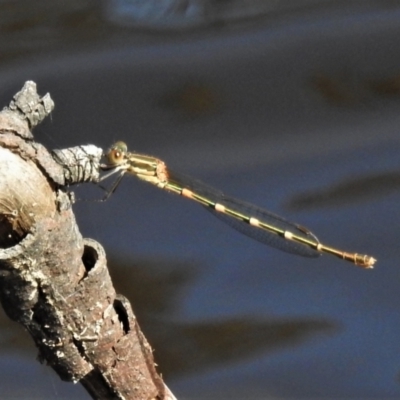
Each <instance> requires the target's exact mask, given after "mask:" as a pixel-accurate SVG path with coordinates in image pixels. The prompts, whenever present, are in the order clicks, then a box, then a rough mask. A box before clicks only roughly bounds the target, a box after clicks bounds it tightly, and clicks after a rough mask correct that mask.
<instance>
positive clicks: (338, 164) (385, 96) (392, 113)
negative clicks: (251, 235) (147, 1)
mask: <svg viewBox="0 0 400 400" xmlns="http://www.w3.org/2000/svg"><path fill="white" fill-rule="evenodd" d="M315 3H317V2H315ZM320 3H324V2H320ZM325 3H329V2H325ZM334 3H337V4H336V6H334ZM340 3H341V2H330V4H327V5H326V6H325V7H322V6H321V7H317V6H316V7H315V8H313V7H308V8H304V10H303V12H302V13H301V12H299V10H296V13H290V12H289V11H288V10H286V11H285V12H281V13H277V14H276V15H275V14H274V13H272V14H271V15H269V17H268V18H265V19H257V21H256V22H254V24H252V23H250V22H251V21H250V22H249V21H247V20H246V23H243V24H239V25H235V24H233V25H232V26H230V25H229V24H227V25H226V26H214V25H213V26H211V27H209V26H206V25H207V24H206V25H205V26H200V28H199V29H197V28H198V27H197V28H196V29H194V30H190V29H189V30H182V31H179V32H176V31H174V32H171V31H168V32H167V33H164V34H163V33H162V32H157V33H154V32H153V31H152V30H151V29H150V28H146V29H142V28H141V29H139V28H138V27H137V26H135V25H134V24H133V25H132V26H131V25H129V24H126V23H125V22H126V21H125V22H124V25H122V24H119V23H118V20H113V21H111V22H110V20H108V19H107V16H108V15H110V14H107V12H110V10H109V9H108V11H107V8H103V9H102V8H101V7H99V6H94V5H91V4H92V3H90V2H87V3H84V2H83V3H81V5H79V6H78V5H77V4H75V3H74V2H70V3H69V5H67V3H65V4H64V5H63V7H64V11H63V9H62V8H58V9H57V10H56V9H55V8H54V7H53V6H51V5H50V3H48V2H43V4H42V5H43V9H42V12H40V10H38V9H35V11H34V12H32V10H31V9H30V7H31V6H30V5H28V3H26V2H22V1H21V2H9V3H7V2H6V3H4V4H3V5H0V15H2V16H3V17H0V18H1V19H2V28H1V29H2V35H1V36H2V38H1V39H0V59H1V64H0V83H1V85H0V88H1V91H0V92H1V93H0V98H1V100H2V101H1V104H3V105H6V104H7V103H8V101H9V100H10V98H11V96H12V95H13V94H14V93H16V92H17V91H18V90H19V89H20V88H21V87H22V84H23V82H24V81H26V80H28V79H29V80H34V81H36V83H37V84H38V91H39V93H41V94H44V93H45V92H47V91H49V92H50V93H51V95H52V98H53V99H54V101H55V103H56V108H55V111H54V113H53V114H52V117H51V119H48V120H47V121H46V122H45V123H44V124H42V125H41V126H40V127H38V128H37V129H36V131H35V132H34V133H35V137H36V139H37V140H38V141H41V142H42V143H45V144H46V145H48V146H49V147H66V146H74V145H78V144H87V143H93V144H96V145H98V146H101V147H103V148H107V146H109V145H110V144H111V143H112V142H114V141H115V140H119V139H122V140H124V141H126V142H127V143H128V145H129V146H130V148H131V149H132V150H135V151H138V152H141V153H145V154H146V153H147V154H152V155H155V156H157V157H159V158H161V159H163V160H164V161H165V162H166V163H167V164H168V165H170V166H171V167H173V168H174V169H176V170H179V171H182V172H185V173H187V174H189V175H192V176H195V177H197V178H199V179H201V180H204V181H206V182H208V183H209V184H211V185H213V186H216V187H218V188H220V189H222V190H224V191H225V192H226V193H229V194H231V195H234V196H236V197H239V198H243V199H245V200H247V201H250V202H252V203H254V204H257V205H259V206H262V207H265V208H267V209H270V210H271V211H274V212H276V213H278V214H280V215H283V216H285V217H287V218H288V219H290V220H293V221H296V222H298V223H300V224H302V225H305V226H307V227H308V228H309V229H311V230H312V231H313V232H314V233H315V234H317V235H318V237H319V239H320V240H321V241H322V242H324V243H326V244H330V245H332V246H336V247H338V248H342V249H344V250H348V251H357V252H360V253H368V254H371V255H373V256H375V257H376V258H377V259H378V263H377V265H376V268H375V269H374V270H371V271H365V270H362V269H360V268H357V267H354V266H352V265H351V264H349V263H345V262H344V261H341V260H338V259H335V258H333V257H329V256H322V257H321V258H319V259H307V258H301V257H296V256H293V255H288V254H285V253H281V252H279V251H277V250H274V249H270V248H268V247H266V246H263V245H261V244H259V243H257V242H253V241H251V240H250V239H248V238H246V237H244V236H242V235H240V234H238V233H236V232H235V231H231V230H230V229H229V227H226V226H225V225H224V224H222V223H220V222H219V221H218V220H217V219H215V218H213V217H212V216H211V215H209V214H208V213H206V212H204V210H203V209H202V208H201V207H199V206H197V205H196V204H192V203H191V202H190V201H185V200H183V199H180V198H177V197H176V196H173V195H168V194H166V193H163V192H162V191H160V190H158V189H156V188H153V187H150V186H148V185H146V184H143V183H141V182H137V181H136V180H135V179H134V178H131V177H127V178H125V179H124V181H123V183H122V184H121V186H120V187H119V188H118V190H117V192H116V193H115V195H114V196H113V197H112V198H111V199H110V200H109V201H108V202H106V203H96V202H86V201H80V202H78V203H77V204H76V206H75V210H76V214H77V220H78V223H79V225H80V228H81V231H82V233H83V235H84V236H86V237H91V238H93V239H95V240H97V241H99V242H100V243H102V244H103V246H104V247H105V249H106V252H107V257H108V259H109V265H110V267H111V274H112V277H113V280H114V281H115V285H116V287H117V288H118V291H119V292H121V293H123V294H124V295H126V296H128V297H129V298H130V300H131V301H132V305H133V308H134V310H135V312H136V314H137V316H138V319H139V323H140V324H141V326H142V329H143V330H144V333H145V334H146V336H147V337H148V339H149V341H150V343H151V344H152V346H153V347H154V348H155V357H156V360H157V362H158V364H159V370H160V371H161V372H162V374H163V376H164V377H165V379H166V383H167V384H168V386H169V387H170V388H171V390H172V391H173V392H174V394H175V395H176V396H177V397H178V398H179V399H186V398H187V399H204V398H210V399H224V398H227V399H228V398H229V399H232V398H235V399H245V398H246V399H253V398H254V399H261V398H262V399H266V398H271V399H273V398H285V399H289V398H290V399H294V398H295V399H297V398H335V399H338V398H346V399H356V398H357V399H358V398H377V399H378V398H379V399H386V398H387V399H389V398H399V397H400V385H399V372H400V345H398V344H397V342H398V340H397V338H398V332H399V329H400V316H399V312H398V307H399V306H398V300H399V298H400V294H399V293H400V292H399V289H398V288H399V278H400V273H399V259H400V248H399V244H398V237H399V229H400V228H399V227H398V226H399V224H398V221H399V220H400V205H399V200H400V161H399V154H400V139H399V138H400V136H399V135H400V133H399V130H400V45H399V40H398V37H399V34H400V5H397V3H398V2H395V1H391V2H381V3H380V4H379V5H377V4H375V3H377V2H364V3H363V4H362V6H361V5H360V2H348V4H350V3H353V5H354V7H353V8H351V7H350V8H349V7H347V8H346V9H342V8H341V7H339V6H340ZM82 4H85V5H86V8H84V6H83V5H82ZM104 4H112V3H111V2H110V3H104ZM115 4H117V3H115ZM271 4H272V3H271ZM73 7H75V9H73ZM12 16H13V18H11V17H12ZM11 22H13V24H12V23H11ZM56 33H57V34H58V35H57V34H56ZM92 189H93V188H92ZM92 189H91V190H88V189H87V188H85V187H83V186H82V187H79V188H77V190H76V191H77V197H81V198H87V197H90V196H93V197H96V196H97V197H99V196H101V192H99V191H96V189H94V190H92ZM35 354H36V353H35V349H33V348H32V345H31V344H30V341H29V337H28V335H27V334H26V333H25V332H23V330H22V329H21V328H19V327H18V326H16V324H14V323H11V322H10V321H8V320H7V319H6V317H5V316H4V315H3V314H2V315H1V323H0V391H1V392H2V393H3V394H5V396H6V397H7V398H46V399H49V398H54V399H59V398H82V399H86V398H88V396H87V395H86V393H85V392H84V391H83V390H82V389H81V388H80V387H79V386H73V385H71V384H66V383H62V382H60V381H59V379H58V378H57V376H55V375H54V374H53V373H52V371H51V370H50V369H49V368H46V367H44V366H41V365H40V364H39V363H38V362H37V361H36V360H35Z"/></svg>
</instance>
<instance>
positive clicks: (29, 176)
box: [0, 82, 174, 400]
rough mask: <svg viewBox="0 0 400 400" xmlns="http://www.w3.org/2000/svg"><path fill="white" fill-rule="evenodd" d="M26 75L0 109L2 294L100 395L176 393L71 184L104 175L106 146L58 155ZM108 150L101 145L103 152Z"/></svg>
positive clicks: (72, 375)
mask: <svg viewBox="0 0 400 400" xmlns="http://www.w3.org/2000/svg"><path fill="white" fill-rule="evenodd" d="M53 106H54V105H53V102H52V100H51V98H50V96H49V95H46V96H45V97H43V98H39V96H38V95H37V93H36V85H35V84H34V83H33V82H27V83H26V84H25V86H24V88H23V89H22V91H21V92H20V93H18V94H17V95H16V96H15V97H14V100H13V101H12V102H11V103H10V106H9V107H8V108H7V109H5V110H3V111H2V112H1V113H0V300H1V303H2V305H3V307H4V310H5V312H6V313H7V315H8V316H9V317H10V318H11V319H13V320H14V321H17V322H19V323H21V324H23V325H24V327H25V328H26V329H27V330H28V332H29V333H30V334H31V336H32V338H33V340H34V342H35V344H36V346H37V347H38V350H39V357H40V359H42V360H45V361H46V362H47V363H48V364H49V365H50V366H51V367H52V368H53V369H54V370H55V371H56V372H57V373H58V375H59V376H60V377H61V379H63V380H67V381H73V382H80V383H81V384H82V385H83V386H84V387H85V388H86V389H87V391H88V392H89V393H90V395H91V396H92V397H93V398H95V399H146V400H147V399H164V398H169V399H173V398H174V397H173V395H172V394H171V393H170V392H169V390H168V388H167V387H166V386H165V385H164V383H163V381H162V379H161V378H160V376H159V375H158V373H157V372H156V370H155V366H154V365H155V364H154V360H153V355H152V350H151V347H150V346H149V344H148V343H147V341H146V339H145V337H144V335H143V334H142V332H141V331H140V328H139V325H138V323H137V321H136V318H135V316H134V314H133V312H132V309H131V307H130V304H129V302H128V301H127V300H126V299H125V298H124V297H122V296H119V295H117V294H116V292H115V290H114V287H113V285H112V282H111V279H110V275H109V273H108V270H107V265H106V258H105V254H104V250H103V248H102V247H101V246H100V244H98V243H96V242H95V241H94V240H91V239H83V238H82V236H81V234H80V233H79V230H78V227H77V225H76V222H75V218H74V214H73V211H72V208H71V198H70V196H69V195H68V193H67V192H65V191H64V189H63V187H64V186H65V185H67V184H72V183H76V182H83V181H91V180H92V181H96V179H98V173H99V172H98V163H99V159H100V157H101V149H98V148H96V147H95V146H92V147H91V146H86V147H85V146H83V147H79V148H73V149H69V150H67V151H64V152H57V153H56V154H54V153H53V155H51V154H50V153H49V152H48V151H47V150H46V149H45V148H44V147H43V146H41V145H40V144H38V143H35V142H34V141H33V137H32V134H31V132H30V129H31V128H32V127H33V126H35V125H36V124H37V123H39V122H40V121H41V120H42V119H43V118H44V117H45V116H46V115H47V114H48V113H50V112H51V110H52V108H53ZM99 150H100V151H99Z"/></svg>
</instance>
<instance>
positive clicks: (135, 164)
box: [101, 142, 376, 268]
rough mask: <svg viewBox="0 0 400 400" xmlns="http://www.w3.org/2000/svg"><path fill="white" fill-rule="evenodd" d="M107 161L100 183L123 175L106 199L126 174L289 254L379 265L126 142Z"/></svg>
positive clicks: (116, 146)
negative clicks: (192, 203) (136, 150)
mask: <svg viewBox="0 0 400 400" xmlns="http://www.w3.org/2000/svg"><path fill="white" fill-rule="evenodd" d="M106 159H107V164H102V165H101V169H102V170H104V171H107V170H108V171H109V172H108V173H107V174H106V175H104V176H103V177H102V178H101V180H103V179H105V178H108V177H109V176H111V175H113V174H116V173H119V174H120V176H119V177H118V179H117V180H116V182H115V183H114V185H113V186H112V188H111V189H110V191H109V192H108V194H107V196H106V198H107V197H108V196H110V195H111V194H112V193H113V192H114V191H115V189H116V188H117V186H118V184H119V182H120V181H121V179H122V177H123V176H124V174H125V173H129V174H131V175H135V176H137V177H138V178H139V179H142V180H144V181H146V182H149V183H152V184H153V185H156V186H157V187H159V188H161V189H165V190H167V191H169V192H173V193H176V194H178V195H181V196H183V197H186V198H188V199H191V200H194V201H196V202H198V203H199V204H201V205H203V206H204V207H205V208H206V209H207V210H208V211H210V212H211V213H212V214H213V215H215V216H216V217H218V218H219V219H221V220H222V221H224V222H225V223H227V224H228V225H230V226H231V227H232V228H234V229H236V230H238V231H239V232H241V233H243V234H244V235H246V236H249V237H251V238H253V239H255V240H258V241H259V242H261V243H264V244H267V245H269V246H272V247H275V248H278V249H280V250H282V251H285V252H287V253H293V254H297V255H300V256H304V257H318V256H319V255H321V254H322V253H328V254H331V255H334V256H336V257H339V258H341V259H343V260H346V261H350V262H353V263H354V264H356V265H358V266H361V267H364V268H373V265H374V263H375V261H376V260H375V259H374V258H373V257H371V256H368V255H363V254H358V253H348V252H345V251H342V250H337V249H335V248H333V247H329V246H326V245H324V244H322V243H321V242H320V241H319V240H318V239H317V237H316V236H315V235H314V234H313V233H311V232H310V231H309V230H308V229H306V228H304V227H302V226H300V225H297V224H294V223H292V222H289V221H287V220H285V219H284V218H281V217H279V216H278V215H275V214H273V213H271V212H269V211H267V210H263V209H262V208H259V207H257V206H254V205H252V204H248V203H245V202H243V201H241V200H237V199H234V198H232V197H229V196H226V195H225V194H223V193H222V192H221V191H219V190H217V189H214V188H212V187H210V186H208V185H206V184H205V183H203V182H201V181H198V180H195V179H193V178H190V177H188V176H185V175H182V174H179V173H176V172H173V171H171V170H170V169H169V168H167V166H166V165H165V163H164V162H163V161H161V160H159V159H157V158H155V157H151V156H146V155H141V154H136V153H131V152H128V148H127V146H126V144H125V143H124V142H117V143H115V144H114V145H113V146H112V147H111V148H110V150H109V151H108V152H107V154H106Z"/></svg>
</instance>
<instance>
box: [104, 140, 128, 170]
mask: <svg viewBox="0 0 400 400" xmlns="http://www.w3.org/2000/svg"><path fill="white" fill-rule="evenodd" d="M127 151H128V147H127V145H126V143H124V142H116V143H114V144H113V145H112V146H111V147H110V149H109V150H108V151H107V154H106V158H107V161H108V162H109V164H111V165H118V164H121V163H122V162H123V161H124V160H125V155H126V153H127Z"/></svg>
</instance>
